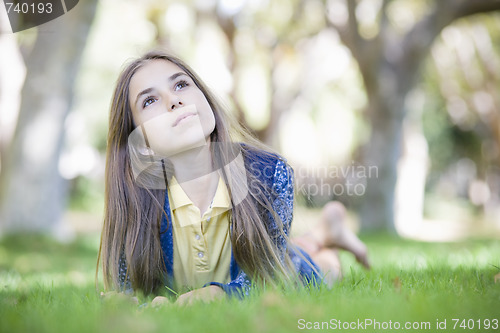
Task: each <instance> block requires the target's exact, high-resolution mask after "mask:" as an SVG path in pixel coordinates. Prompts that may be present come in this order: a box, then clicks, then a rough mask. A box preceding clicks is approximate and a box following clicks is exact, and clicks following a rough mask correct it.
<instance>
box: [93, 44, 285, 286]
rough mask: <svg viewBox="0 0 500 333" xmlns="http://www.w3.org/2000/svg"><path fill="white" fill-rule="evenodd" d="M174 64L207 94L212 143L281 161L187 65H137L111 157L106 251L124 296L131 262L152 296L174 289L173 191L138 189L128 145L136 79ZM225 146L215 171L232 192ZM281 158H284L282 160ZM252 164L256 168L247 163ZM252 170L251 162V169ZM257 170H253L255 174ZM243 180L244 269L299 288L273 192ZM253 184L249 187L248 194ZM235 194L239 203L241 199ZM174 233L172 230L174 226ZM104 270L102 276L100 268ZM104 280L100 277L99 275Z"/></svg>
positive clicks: (239, 231)
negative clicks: (169, 245) (163, 237)
mask: <svg viewBox="0 0 500 333" xmlns="http://www.w3.org/2000/svg"><path fill="white" fill-rule="evenodd" d="M158 59H159V60H165V61H169V62H171V63H173V64H175V65H177V66H178V67H179V68H181V69H182V70H183V71H184V72H185V73H186V74H187V75H189V76H190V77H191V78H192V79H193V81H194V83H195V84H196V86H197V87H198V88H199V89H200V90H201V91H202V92H203V94H204V95H205V97H206V99H207V101H208V103H209V105H210V106H211V108H212V111H213V113H214V116H215V129H214V131H213V132H212V134H211V135H210V141H211V142H218V143H227V144H229V143H231V142H236V141H238V142H245V143H246V144H245V145H242V146H240V147H241V149H242V153H243V155H244V156H247V157H248V156H256V154H252V152H258V156H267V157H273V158H277V155H275V154H273V153H272V152H271V150H270V149H268V148H267V147H265V146H264V145H262V144H261V143H260V142H259V141H258V140H256V139H254V138H253V137H252V136H251V135H249V134H248V131H246V130H245V129H243V128H242V127H241V125H239V124H238V122H236V121H234V118H232V117H229V116H228V115H227V114H226V113H225V112H224V110H223V108H222V107H221V104H220V103H219V102H218V101H217V99H216V98H215V96H214V95H213V94H212V93H211V92H210V90H209V89H208V88H207V86H206V85H205V84H204V83H203V82H202V80H201V79H200V78H199V77H198V76H197V75H196V74H195V72H194V71H193V70H191V69H190V68H189V66H187V65H186V64H185V63H184V62H183V61H181V60H180V59H178V58H176V57H174V56H171V55H168V54H166V53H164V52H161V51H153V52H149V53H147V54H146V55H144V56H142V57H141V58H139V59H137V60H135V61H133V62H132V63H130V64H129V65H128V66H127V67H126V68H125V69H124V70H123V72H122V73H121V75H120V76H119V78H118V81H117V85H116V88H115V91H114V96H113V100H112V103H111V110H110V116H109V133H108V141H107V152H106V174H105V178H106V179H105V214H104V225H103V230H102V235H101V244H100V248H99V259H100V260H102V269H103V275H104V286H105V289H106V290H108V289H117V290H118V289H121V288H122V287H123V286H121V285H120V278H119V276H120V272H119V269H120V268H119V262H120V260H123V259H125V261H126V266H127V267H126V271H127V277H128V278H129V279H130V282H131V287H132V288H133V289H135V290H141V291H142V292H144V293H145V294H149V293H154V292H157V291H158V289H159V288H160V287H162V286H163V285H165V281H167V276H166V275H167V274H166V268H165V264H164V261H163V254H162V249H161V244H160V238H159V235H160V232H164V231H165V230H160V224H161V218H162V215H164V214H165V212H164V210H163V202H164V199H165V190H162V189H147V188H144V187H140V186H138V184H137V183H136V182H135V180H134V176H133V174H132V171H131V165H130V158H129V157H130V155H129V149H128V146H127V140H128V137H129V135H130V133H131V132H132V131H133V130H134V129H135V128H136V124H135V123H134V120H133V118H132V112H131V107H130V104H129V85H130V81H131V79H132V77H133V75H134V74H135V73H136V72H137V70H138V69H140V68H141V67H142V66H144V65H145V64H146V63H147V62H149V61H152V60H158ZM221 147H224V145H215V144H214V145H211V146H210V149H211V153H212V159H213V161H214V167H215V168H217V169H220V170H221V171H222V176H223V177H222V178H223V180H224V181H225V182H226V185H229V184H228V175H227V174H226V173H225V171H224V166H226V165H228V164H229V163H230V162H231V160H232V159H233V158H234V156H232V154H231V153H230V152H229V151H228V150H227V149H224V148H221ZM278 158H279V157H278ZM247 162H248V161H247ZM250 163H251V161H250ZM250 167H251V166H250ZM240 168H246V169H247V170H245V169H243V170H239V171H240V172H239V173H238V172H237V173H236V174H241V175H244V176H246V183H247V184H251V186H248V188H249V192H248V193H249V195H247V197H246V198H245V199H244V200H243V201H241V202H239V203H238V204H236V205H234V204H233V207H232V211H231V223H232V225H231V245H232V251H233V255H234V258H235V260H236V262H237V263H238V265H239V266H240V267H241V268H242V269H243V270H244V271H245V272H246V273H247V274H248V275H249V276H250V277H251V278H254V279H255V280H257V281H266V283H267V282H270V283H273V282H276V281H277V279H280V280H283V279H284V280H292V275H293V271H294V270H293V269H292V263H291V260H290V258H289V255H288V254H287V253H280V252H279V250H278V248H279V246H278V245H277V242H278V238H280V237H281V239H282V238H283V237H285V239H286V237H287V236H286V235H285V233H284V232H283V225H282V223H283V222H282V221H281V220H280V218H279V216H278V214H277V213H276V212H275V211H274V209H273V207H272V203H271V202H270V197H271V196H270V193H271V191H272V188H271V186H269V185H268V184H265V183H264V182H262V181H261V180H260V179H259V178H258V177H257V176H256V174H255V173H252V172H248V168H249V164H248V163H246V166H240ZM247 184H245V186H247ZM228 188H229V194H230V197H231V200H232V202H233V203H234V200H235V194H234V193H232V191H231V188H230V187H229V186H228ZM268 213H270V214H271V215H272V216H273V217H274V219H275V220H276V224H277V226H278V235H276V234H274V235H270V234H269V230H268V225H267V224H268V223H266V219H267V215H268ZM168 227H171V223H170V221H168ZM99 259H98V262H97V271H98V268H99ZM96 280H97V272H96Z"/></svg>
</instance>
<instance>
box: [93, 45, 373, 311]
mask: <svg viewBox="0 0 500 333" xmlns="http://www.w3.org/2000/svg"><path fill="white" fill-rule="evenodd" d="M243 142H244V143H243ZM105 196H106V205H105V218H104V225H103V232H102V237H101V244H100V250H99V258H100V260H102V268H103V274H104V281H105V288H106V289H115V290H120V291H131V290H140V291H142V292H144V293H145V294H150V293H155V294H158V293H160V292H161V291H162V290H165V289H164V288H165V287H166V288H167V289H168V290H175V291H176V292H177V293H179V294H181V296H180V297H179V298H178V301H179V302H186V301H191V300H192V299H197V298H201V299H204V300H210V299H214V298H218V297H221V296H223V295H225V294H227V295H236V296H239V297H242V296H244V295H247V294H248V292H249V290H250V286H251V283H250V281H255V282H256V283H264V282H265V283H266V284H268V285H269V284H271V285H273V284H276V283H278V282H283V281H284V282H291V283H295V282H296V281H299V280H300V281H302V282H303V283H308V282H311V283H316V282H320V281H326V283H328V284H331V283H332V282H333V281H334V280H335V279H336V278H338V277H339V276H340V264H339V261H338V257H337V254H336V250H335V249H336V248H343V249H346V250H348V251H351V252H352V253H353V254H354V255H355V256H356V258H357V260H358V261H360V262H361V263H363V264H364V265H365V266H366V267H368V262H367V258H366V247H365V246H364V244H363V243H361V241H360V240H359V239H358V238H357V237H356V236H355V235H354V234H353V233H352V232H350V231H349V230H348V229H347V228H346V227H345V226H344V224H343V220H344V209H343V207H342V206H341V205H340V204H338V203H334V202H332V203H329V204H328V205H326V206H325V208H324V210H323V214H322V220H321V221H320V223H319V224H318V226H317V227H316V229H314V230H313V231H312V232H311V233H309V234H306V235H304V236H302V237H300V238H297V239H295V240H294V241H293V242H292V241H291V240H290V239H289V237H288V236H289V231H290V224H291V221H292V212H293V171H292V169H291V168H290V166H289V165H288V164H287V163H286V161H285V160H284V159H283V158H282V157H281V156H279V155H277V154H275V153H273V152H271V151H270V150H269V149H268V148H267V147H265V146H263V145H262V144H261V143H259V142H258V141H256V140H255V139H253V138H252V137H251V136H250V135H249V134H248V133H247V132H246V131H245V130H243V129H242V128H241V126H239V124H238V123H236V122H233V121H232V119H231V118H229V117H228V116H227V115H226V114H225V113H224V112H223V109H222V107H221V106H220V104H219V103H218V102H217V101H216V99H215V98H214V96H213V95H212V93H211V92H210V90H209V89H208V88H207V87H206V86H205V84H204V83H203V82H202V81H201V80H200V78H199V77H198V76H197V75H196V74H195V73H194V72H193V71H192V70H191V69H190V68H189V67H188V66H187V65H186V64H185V63H183V62H182V61H181V60H179V59H177V58H175V57H172V56H170V55H167V54H164V53H161V52H150V53H148V54H146V55H144V56H143V57H141V58H139V59H137V60H135V61H134V62H132V63H131V64H130V65H128V66H127V67H126V68H125V70H124V71H123V72H122V73H121V75H120V77H119V79H118V82H117V86H116V89H115V92H114V97H113V101H112V105H111V112H110V118H109V134H108V147H107V156H106V193H105ZM293 243H295V244H297V245H299V246H300V247H301V248H303V250H304V251H302V250H300V249H299V248H298V247H295V246H294V245H293ZM98 265H99V263H98Z"/></svg>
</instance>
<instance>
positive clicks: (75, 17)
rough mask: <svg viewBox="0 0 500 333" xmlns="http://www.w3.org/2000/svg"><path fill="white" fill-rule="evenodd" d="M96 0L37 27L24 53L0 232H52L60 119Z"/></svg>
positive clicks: (1, 187) (61, 193)
mask: <svg viewBox="0 0 500 333" xmlns="http://www.w3.org/2000/svg"><path fill="white" fill-rule="evenodd" d="M96 4H97V1H96V0H89V1H81V2H80V3H79V4H78V5H77V6H76V7H75V8H74V9H73V10H71V11H70V12H68V13H67V14H65V15H64V16H62V17H60V18H57V19H55V20H53V21H50V22H48V23H46V24H44V25H42V26H41V27H39V28H38V37H37V40H36V42H35V45H34V47H33V50H32V51H31V53H30V54H29V55H28V56H27V59H26V68H27V76H26V81H25V84H24V87H23V90H22V101H21V107H20V111H19V117H18V122H17V127H16V130H15V133H14V136H13V138H12V142H11V144H10V146H9V148H8V150H7V153H6V157H5V163H3V166H4V167H3V168H2V173H1V174H0V177H1V182H0V233H12V232H19V231H31V232H41V231H44V232H47V231H48V232H56V233H57V232H58V229H59V227H60V226H61V225H62V224H61V219H62V214H63V211H64V207H65V195H66V186H65V182H64V180H63V178H62V177H61V175H60V174H59V171H58V162H59V156H60V153H61V149H62V147H63V139H64V122H65V119H66V117H67V115H68V113H69V111H70V109H71V104H72V97H73V87H74V82H75V79H76V74H77V72H78V68H79V64H80V60H81V55H82V52H83V49H84V46H85V42H86V40H87V36H88V33H89V29H90V26H91V23H92V20H93V18H94V14H95V9H96Z"/></svg>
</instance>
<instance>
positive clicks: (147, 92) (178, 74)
mask: <svg viewBox="0 0 500 333" xmlns="http://www.w3.org/2000/svg"><path fill="white" fill-rule="evenodd" d="M182 75H186V76H187V74H186V73H184V72H177V73H175V74H172V75H170V77H169V78H168V81H170V82H171V81H173V80H175V79H176V78H178V77H179V76H182ZM152 91H153V88H146V89H144V90H143V91H141V92H140V93H138V94H137V97H136V98H135V102H134V105H137V102H138V101H139V98H140V97H141V96H142V95H146V94H149V93H150V92H152Z"/></svg>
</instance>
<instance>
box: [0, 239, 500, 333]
mask: <svg viewBox="0 0 500 333" xmlns="http://www.w3.org/2000/svg"><path fill="white" fill-rule="evenodd" d="M363 240H364V241H365V242H366V243H367V245H368V247H369V249H370V254H371V261H372V265H373V269H372V270H371V271H369V272H367V271H364V270H363V269H362V268H361V267H359V265H357V264H356V263H355V262H354V261H353V259H352V258H351V257H350V256H349V254H346V253H345V254H342V260H343V268H344V275H345V276H344V279H343V280H342V281H341V282H340V283H338V284H337V285H336V286H335V287H334V288H333V289H332V290H326V289H315V290H309V291H308V290H306V289H303V290H298V291H297V290H295V291H288V292H285V293H281V292H276V291H265V292H263V291H260V292H256V293H255V295H252V296H251V297H249V298H248V299H245V300H243V301H239V300H236V299H231V300H224V301H217V302H214V303H210V304H204V303H199V304H195V305H193V306H190V307H179V306H176V305H175V304H168V305H165V306H163V307H160V308H154V307H152V306H148V305H147V301H148V299H146V298H142V299H140V303H141V304H144V305H142V306H139V307H138V306H137V305H134V304H131V303H128V302H126V301H123V300H109V301H104V300H102V299H101V298H100V296H99V293H98V292H97V291H96V289H95V285H94V274H95V261H96V256H97V249H98V236H97V235H95V234H90V235H89V234H87V235H82V236H79V237H78V238H77V240H76V241H75V242H72V243H70V244H59V243H56V242H54V241H52V240H50V239H47V238H44V237H41V236H22V237H20V236H17V237H9V238H4V239H3V240H2V241H0V332H120V333H125V332H293V331H307V330H309V329H310V330H312V331H317V330H319V329H324V330H326V331H347V332H397V331H400V332H411V331H414V332H424V331H426V332H478V331H485V332H488V331H491V332H498V331H499V330H500V322H499V321H500V279H498V278H497V282H496V283H495V276H496V275H497V274H498V273H499V272H500V268H499V267H500V242H499V241H498V240H469V241H462V242H456V243H423V242H415V241H409V240H403V239H399V238H397V237H395V236H389V235H367V236H364V237H363ZM101 288H102V286H101ZM406 325H409V326H406ZM398 327H399V328H400V329H397V328H398ZM405 327H406V328H405Z"/></svg>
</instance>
